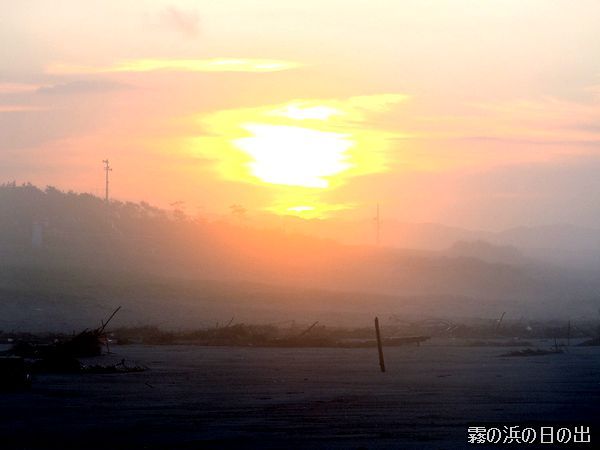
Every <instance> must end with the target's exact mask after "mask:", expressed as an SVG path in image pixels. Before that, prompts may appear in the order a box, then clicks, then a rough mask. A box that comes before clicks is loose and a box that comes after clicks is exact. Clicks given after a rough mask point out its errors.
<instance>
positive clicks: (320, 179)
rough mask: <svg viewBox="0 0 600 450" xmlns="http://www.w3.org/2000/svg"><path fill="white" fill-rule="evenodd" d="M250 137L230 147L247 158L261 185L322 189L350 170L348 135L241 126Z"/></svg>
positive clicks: (281, 126)
mask: <svg viewBox="0 0 600 450" xmlns="http://www.w3.org/2000/svg"><path fill="white" fill-rule="evenodd" d="M242 128H244V129H245V130H248V131H249V132H250V133H251V134H252V136H251V137H246V138H241V139H236V140H235V141H233V143H234V145H235V146H237V147H238V148H240V149H241V150H243V151H244V152H246V153H247V154H248V155H250V156H251V157H252V159H253V161H252V162H251V163H250V164H249V166H250V169H251V171H252V173H253V174H254V175H255V176H257V177H258V178H260V179H261V180H262V181H264V182H265V183H273V184H282V185H289V186H304V187H315V188H326V187H327V186H329V182H328V181H327V177H329V176H332V175H335V174H337V173H340V172H342V171H344V170H346V169H348V168H349V167H350V164H349V163H348V162H346V160H347V156H346V155H345V152H346V150H348V149H349V148H350V147H352V145H354V142H353V141H351V140H349V139H348V135H343V134H339V133H330V132H324V131H319V130H312V129H309V128H300V127H291V126H285V125H267V124H243V125H242Z"/></svg>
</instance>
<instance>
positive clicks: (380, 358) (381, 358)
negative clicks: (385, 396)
mask: <svg viewBox="0 0 600 450" xmlns="http://www.w3.org/2000/svg"><path fill="white" fill-rule="evenodd" d="M375 335H376V336H377V350H378V351H379V367H381V371H382V372H385V362H384V360H383V346H382V345H381V333H380V332H379V319H378V318H377V317H375Z"/></svg>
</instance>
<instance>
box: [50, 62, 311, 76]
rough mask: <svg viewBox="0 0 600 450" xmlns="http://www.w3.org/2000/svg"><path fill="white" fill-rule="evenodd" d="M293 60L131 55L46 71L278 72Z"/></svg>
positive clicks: (53, 66)
mask: <svg viewBox="0 0 600 450" xmlns="http://www.w3.org/2000/svg"><path fill="white" fill-rule="evenodd" d="M300 66H301V64H299V63H297V62H293V61H283V60H273V59H249V58H212V59H132V60H126V61H120V62H118V63H115V64H112V65H108V66H85V65H77V64H65V63H54V64H50V65H49V66H47V67H46V73H50V74H85V73H88V74H91V73H115V72H154V71H158V70H162V71H176V72H278V71H281V70H289V69H294V68H297V67H300Z"/></svg>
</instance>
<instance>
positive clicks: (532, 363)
mask: <svg viewBox="0 0 600 450" xmlns="http://www.w3.org/2000/svg"><path fill="white" fill-rule="evenodd" d="M449 344H450V343H449V342H448V341H437V340H433V341H431V342H430V343H428V344H426V345H422V346H420V347H417V346H410V347H397V348H387V349H385V355H386V365H387V369H388V371H387V372H386V373H380V372H379V366H378V361H377V353H376V350H375V349H325V348H319V349H281V348H279V349H278V348H229V347H198V346H117V347H114V348H113V349H112V350H113V351H114V353H115V354H114V355H111V356H108V357H105V358H104V359H102V360H101V362H102V363H108V362H110V361H113V360H120V359H121V358H126V359H127V360H129V361H135V362H138V363H141V364H144V365H146V366H148V367H149V368H150V370H149V371H147V372H142V373H130V374H105V375H92V374H87V375H39V376H37V377H36V378H35V379H34V384H33V388H32V390H31V391H29V392H24V393H0V436H1V437H2V444H1V445H0V448H2V449H7V450H8V449H13V448H15V449H17V448H19V449H45V448H60V449H96V448H103V449H121V448H123V449H124V448H128V449H139V448H148V449H154V448H161V449H163V448H164V449H184V448H185V449H192V448H194V449H196V448H323V449H330V448H344V449H346V448H348V449H352V448H440V449H447V448H473V445H469V444H467V424H474V425H476V424H484V423H486V422H488V423H489V422H511V423H523V424H530V423H532V422H534V421H538V422H544V423H550V424H559V423H567V422H568V423H571V424H573V423H574V424H583V423H587V424H593V423H594V422H596V421H599V420H600V348H598V347H595V348H594V347H587V348H585V347H570V348H569V349H568V352H566V353H564V354H557V355H545V356H533V357H512V358H510V357H499V356H498V355H500V354H503V353H505V352H507V351H511V350H514V349H507V348H499V347H461V346H454V345H449ZM541 345H545V346H549V345H551V344H550V343H549V342H546V343H542V344H541ZM598 429H600V428H598V427H596V431H597V430H598ZM594 437H596V439H600V437H597V436H595V435H594V434H593V435H592V439H594ZM515 448H516V447H515Z"/></svg>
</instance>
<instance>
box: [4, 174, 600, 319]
mask: <svg viewBox="0 0 600 450" xmlns="http://www.w3.org/2000/svg"><path fill="white" fill-rule="evenodd" d="M463 247H464V245H462V246H461V247H460V248H463ZM460 248H459V249H458V250H460ZM476 248H477V249H480V248H482V246H481V244H478V245H477V246H476ZM483 248H485V249H486V252H484V253H487V252H488V250H490V249H489V248H487V247H483ZM468 249H471V247H469V248H468ZM458 250H457V249H456V248H454V249H453V251H452V252H425V251H414V250H400V249H392V248H377V247H368V246H347V245H342V244H339V243H336V242H335V241H331V240H324V239H319V238H315V237H310V236H302V235H298V234H291V233H287V232H285V230H282V229H278V228H253V227H251V226H249V225H247V226H244V225H240V224H238V225H232V224H231V223H228V222H226V221H221V222H208V221H204V220H201V219H197V218H191V217H188V216H186V215H185V214H183V213H182V212H181V211H164V210H161V209H158V208H155V207H152V206H150V205H148V204H147V203H144V202H141V203H129V202H119V201H111V202H110V203H109V204H106V203H105V202H104V201H103V200H102V199H100V198H98V197H95V196H92V195H89V194H78V193H74V192H61V191H59V190H57V189H54V188H47V189H45V190H41V189H39V188H36V187H35V186H32V185H22V186H17V185H14V184H5V185H2V186H0V258H1V259H0V270H4V271H7V270H12V269H14V268H20V269H26V270H27V271H33V273H36V271H38V272H39V271H45V270H48V269H50V270H63V271H65V272H66V273H69V271H70V272H71V273H75V272H74V270H75V269H76V270H77V271H81V270H85V271H86V273H92V274H93V273H94V271H96V273H98V277H101V276H102V275H101V274H103V273H106V271H113V272H126V273H132V274H136V273H137V274H143V275H144V276H152V275H154V276H160V277H170V278H173V279H189V280H215V281H221V282H226V283H230V282H253V283H261V284H264V285H280V286H287V287H289V288H292V289H299V288H302V289H304V288H306V289H321V290H323V289H325V290H331V291H339V292H363V293H365V294H369V295H387V296H392V297H393V298H398V299H402V298H407V297H411V298H417V297H418V298H420V299H421V300H419V301H420V302H421V304H422V305H423V308H426V307H427V302H428V299H433V298H436V299H438V300H439V299H440V298H447V299H448V298H450V299H451V298H454V299H455V301H452V300H448V303H447V307H448V310H449V311H450V310H451V311H453V312H457V311H461V312H464V313H465V314H467V315H468V314H469V313H470V312H473V311H470V310H469V309H470V308H471V307H470V306H469V308H467V310H465V309H464V308H462V307H464V306H466V305H467V303H469V302H465V301H463V300H460V299H465V298H468V299H474V301H473V302H471V303H469V304H471V305H472V304H476V305H478V307H480V309H485V308H490V310H493V314H496V312H497V311H498V310H505V308H508V307H509V305H510V308H513V309H514V310H515V313H520V314H528V313H535V314H545V315H551V316H557V315H563V314H589V313H594V314H595V313H596V311H597V309H598V306H597V292H600V282H599V281H598V278H597V277H590V276H589V275H587V274H581V273H578V272H571V273H566V272H564V271H562V270H559V269H555V268H552V267H550V266H545V265H544V264H540V263H537V262H533V261H529V260H527V259H523V260H520V259H519V258H518V257H516V256H518V255H513V254H512V253H511V254H510V255H508V256H510V257H507V256H506V255H505V254H504V253H506V250H504V253H503V258H498V259H496V260H494V259H493V258H490V259H488V260H484V259H480V258H478V257H477V255H478V254H479V253H482V252H480V251H477V252H472V251H471V252H466V253H465V251H458ZM463 250H464V249H463ZM491 251H493V249H491ZM473 254H474V255H475V256H473ZM465 255H466V256H465ZM66 278H68V277H66ZM3 280H4V281H3V286H2V287H3V289H7V291H5V292H8V291H10V289H11V285H10V280H9V279H8V278H7V277H6V276H3ZM18 289H20V290H23V289H26V287H25V286H19V287H18ZM132 289H133V288H132ZM281 292H284V291H281ZM288 292H289V291H288ZM282 295H283V294H282ZM365 299H366V297H365ZM438 300H436V301H438ZM399 301H400V300H399ZM436 304H437V303H436ZM443 306H444V304H443V303H442V307H443Z"/></svg>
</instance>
